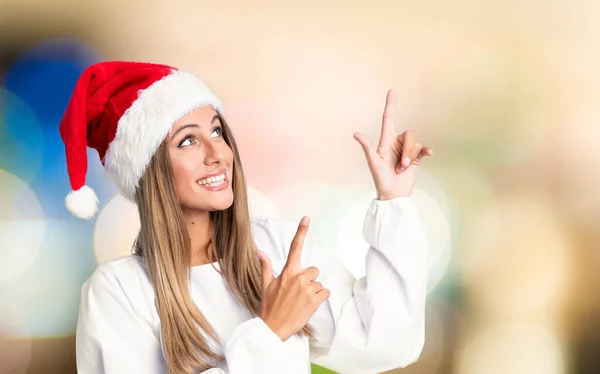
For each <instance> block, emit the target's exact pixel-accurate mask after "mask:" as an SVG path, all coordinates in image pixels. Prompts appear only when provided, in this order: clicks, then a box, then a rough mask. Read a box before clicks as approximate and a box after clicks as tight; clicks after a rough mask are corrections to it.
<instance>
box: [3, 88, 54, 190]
mask: <svg viewBox="0 0 600 374" xmlns="http://www.w3.org/2000/svg"><path fill="white" fill-rule="evenodd" d="M44 147H45V139H44V133H43V131H42V128H41V125H40V122H39V120H38V118H37V116H36V114H35V112H34V109H33V108H32V107H31V106H30V105H28V103H27V102H25V100H23V99H22V98H21V97H19V96H18V95H16V94H15V93H13V92H11V91H8V90H7V89H6V88H3V87H0V168H2V169H6V170H10V171H11V172H13V173H14V174H16V175H18V176H19V178H21V179H22V180H24V181H26V182H30V181H32V180H33V179H34V178H35V177H36V176H37V175H38V173H39V171H40V168H41V166H42V159H43V157H44Z"/></svg>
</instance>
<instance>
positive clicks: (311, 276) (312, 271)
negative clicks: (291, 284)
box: [302, 266, 319, 283]
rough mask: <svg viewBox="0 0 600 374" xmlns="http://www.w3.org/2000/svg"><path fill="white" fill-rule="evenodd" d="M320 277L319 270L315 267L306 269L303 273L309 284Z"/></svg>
mask: <svg viewBox="0 0 600 374" xmlns="http://www.w3.org/2000/svg"><path fill="white" fill-rule="evenodd" d="M318 277H319V269H318V268H316V267H314V266H310V267H308V268H306V269H304V271H303V272H302V278H303V279H304V280H305V281H306V282H307V283H308V282H312V281H314V280H315V279H317V278H318Z"/></svg>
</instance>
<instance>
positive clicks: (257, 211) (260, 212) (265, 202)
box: [247, 186, 279, 218]
mask: <svg viewBox="0 0 600 374" xmlns="http://www.w3.org/2000/svg"><path fill="white" fill-rule="evenodd" d="M247 191H248V205H249V207H248V208H249V210H250V217H252V218H258V217H264V218H278V217H279V213H278V212H277V208H276V207H275V205H274V204H273V203H272V202H271V201H270V200H269V198H268V197H267V196H265V195H264V194H263V193H262V192H260V191H259V190H257V189H255V188H252V187H251V186H248V187H247Z"/></svg>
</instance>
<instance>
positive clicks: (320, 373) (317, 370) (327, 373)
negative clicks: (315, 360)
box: [310, 364, 337, 374]
mask: <svg viewBox="0 0 600 374" xmlns="http://www.w3.org/2000/svg"><path fill="white" fill-rule="evenodd" d="M310 365H311V366H312V370H311V373H312V374H337V373H336V372H335V371H331V370H329V369H325V368H324V367H322V366H319V365H315V364H310Z"/></svg>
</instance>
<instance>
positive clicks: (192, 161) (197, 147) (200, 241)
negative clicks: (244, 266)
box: [168, 106, 233, 266]
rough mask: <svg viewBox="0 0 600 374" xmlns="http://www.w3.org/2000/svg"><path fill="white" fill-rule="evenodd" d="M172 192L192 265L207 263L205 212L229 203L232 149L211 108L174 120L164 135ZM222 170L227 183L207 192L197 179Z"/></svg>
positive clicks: (209, 229) (208, 227) (208, 226)
mask: <svg viewBox="0 0 600 374" xmlns="http://www.w3.org/2000/svg"><path fill="white" fill-rule="evenodd" d="M168 144H169V146H168V149H169V157H170V159H171V165H172V167H173V176H174V185H175V192H176V194H177V198H178V200H179V203H180V204H181V208H182V210H183V215H184V219H185V223H186V226H187V229H188V232H189V235H190V239H191V244H192V246H191V248H192V264H191V265H192V266H197V265H203V264H207V263H209V262H210V261H209V260H208V257H207V253H208V248H209V245H210V244H211V237H212V230H213V228H212V227H211V224H210V217H209V214H210V212H211V211H216V210H224V209H227V208H229V207H230V206H231V204H233V190H232V188H231V178H232V174H233V152H232V150H231V148H230V147H229V145H228V144H227V143H226V142H225V139H224V138H223V136H222V129H221V123H220V121H219V119H218V117H217V112H216V111H215V110H214V109H213V108H212V107H209V106H207V107H202V108H198V109H196V110H194V111H193V112H191V113H190V114H188V115H187V116H185V117H183V118H181V119H180V120H179V121H177V122H175V124H174V125H173V128H172V130H171V134H170V135H169V138H168ZM222 169H226V176H227V180H228V181H229V186H228V187H227V188H226V189H224V190H222V191H218V192H212V191H208V190H206V189H205V188H203V187H202V186H200V185H199V184H198V180H200V179H201V178H203V177H204V176H206V175H207V174H209V173H212V172H214V171H218V170H222Z"/></svg>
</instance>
